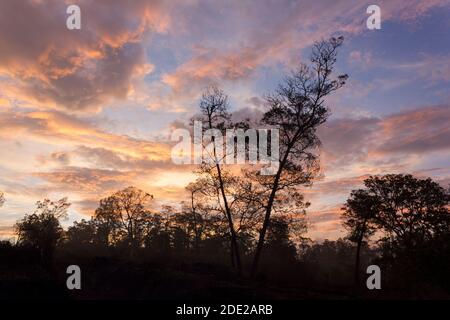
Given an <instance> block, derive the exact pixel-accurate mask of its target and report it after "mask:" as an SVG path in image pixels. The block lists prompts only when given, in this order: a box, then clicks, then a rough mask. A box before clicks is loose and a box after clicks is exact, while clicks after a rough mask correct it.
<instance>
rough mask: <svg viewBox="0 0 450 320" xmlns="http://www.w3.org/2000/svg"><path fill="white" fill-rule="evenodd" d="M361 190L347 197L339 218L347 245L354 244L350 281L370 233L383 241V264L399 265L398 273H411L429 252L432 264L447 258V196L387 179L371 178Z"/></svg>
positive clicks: (404, 178)
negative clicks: (401, 269)
mask: <svg viewBox="0 0 450 320" xmlns="http://www.w3.org/2000/svg"><path fill="white" fill-rule="evenodd" d="M364 185H365V187H366V189H359V190H354V191H352V193H351V195H350V198H349V199H348V200H347V204H346V206H345V207H344V210H345V211H344V215H343V216H344V225H345V226H346V227H347V228H348V230H349V239H350V240H352V241H354V242H356V243H357V253H356V263H355V281H358V274H359V254H360V252H359V250H360V247H361V244H362V243H363V240H366V239H367V238H368V237H370V236H371V235H373V234H374V232H375V231H379V232H380V233H381V235H382V236H383V238H381V239H380V241H381V249H382V250H383V254H384V256H385V258H386V259H387V258H389V259H391V258H392V257H395V259H394V260H396V261H403V262H402V263H403V267H404V268H406V267H407V265H410V266H413V268H416V267H417V266H418V265H419V264H420V263H423V260H424V259H423V257H429V256H430V254H431V253H432V252H434V254H436V253H438V252H440V254H437V255H436V257H435V259H436V258H438V257H440V255H447V254H448V248H447V247H448V246H446V245H443V243H444V242H445V241H446V240H445V239H448V237H449V235H450V211H449V208H448V204H449V200H450V196H449V194H448V192H447V191H446V190H445V189H444V188H442V187H441V186H440V185H439V184H438V183H437V182H434V181H432V180H431V179H430V178H427V179H419V178H415V177H413V176H412V175H410V174H406V175H405V174H388V175H385V176H380V177H376V176H371V177H369V178H368V179H366V180H364ZM403 258H404V259H403ZM402 259H403V260H402ZM392 261H393V260H392ZM424 269H425V267H423V268H422V269H421V270H422V272H423V270H424ZM435 272H436V270H435Z"/></svg>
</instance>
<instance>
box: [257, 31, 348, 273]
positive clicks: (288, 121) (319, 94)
mask: <svg viewBox="0 0 450 320" xmlns="http://www.w3.org/2000/svg"><path fill="white" fill-rule="evenodd" d="M342 42H343V37H339V38H331V39H329V40H328V41H320V42H318V43H316V44H314V46H313V49H312V55H311V66H307V65H301V66H300V68H299V69H298V70H297V71H296V72H293V73H292V74H291V75H290V76H288V77H286V78H285V80H284V81H283V82H282V83H281V84H280V86H279V88H278V90H277V91H276V93H275V94H273V95H271V96H269V97H268V98H267V103H268V104H269V106H270V109H269V110H268V111H267V112H266V113H265V114H264V117H263V120H262V122H263V123H264V124H266V125H268V126H270V127H275V128H278V129H279V130H280V131H279V132H280V141H279V145H280V152H279V154H280V159H279V166H278V169H277V171H276V174H275V175H274V176H261V175H257V180H258V181H259V183H260V184H261V186H262V187H264V188H266V189H267V193H268V197H267V199H268V200H267V203H266V204H265V205H264V208H265V214H264V221H263V223H262V227H261V230H260V232H259V239H258V243H257V247H256V251H255V256H254V259H253V264H252V269H251V274H252V276H254V275H255V274H256V272H257V267H258V263H259V260H260V257H261V252H262V249H263V245H264V240H265V236H266V232H267V228H268V226H269V223H270V219H271V215H272V211H273V209H274V205H275V204H276V201H277V197H278V195H279V193H284V194H286V193H289V192H293V194H296V192H295V189H296V188H298V187H299V186H301V185H307V184H310V183H311V181H312V179H313V177H314V176H315V175H316V174H317V172H318V168H319V167H318V161H317V154H316V153H315V150H316V149H317V147H318V146H319V144H320V141H319V139H318V137H317V134H316V131H317V128H318V127H319V126H320V125H321V124H322V123H324V122H325V121H326V119H327V117H328V115H329V111H328V108H327V106H326V105H325V100H324V99H325V97H326V96H328V95H329V94H330V93H332V92H333V91H336V90H337V89H339V88H341V87H342V86H343V85H344V84H345V81H346V79H347V75H339V76H338V77H337V78H335V79H331V74H332V71H333V68H334V66H335V63H336V57H337V49H338V48H339V47H340V46H341V45H342ZM299 199H301V197H300V198H299Z"/></svg>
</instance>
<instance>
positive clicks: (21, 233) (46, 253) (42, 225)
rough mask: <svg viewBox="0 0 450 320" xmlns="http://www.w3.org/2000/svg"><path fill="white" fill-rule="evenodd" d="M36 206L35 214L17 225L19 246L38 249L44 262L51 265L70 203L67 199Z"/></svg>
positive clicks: (41, 202) (26, 217)
mask: <svg viewBox="0 0 450 320" xmlns="http://www.w3.org/2000/svg"><path fill="white" fill-rule="evenodd" d="M36 206H37V208H36V210H35V211H34V213H32V214H27V215H25V217H24V218H23V219H22V220H20V221H18V222H17V223H16V225H15V230H16V233H17V236H18V244H19V245H25V246H30V247H33V248H36V249H38V250H39V252H40V255H41V260H42V262H43V263H44V264H45V265H49V264H50V263H51V261H52V258H53V253H54V251H55V248H56V245H57V243H58V240H59V239H60V238H61V236H62V235H63V228H62V227H61V225H60V223H59V219H61V218H65V217H67V209H68V208H69V206H70V203H69V202H67V198H63V199H60V200H58V201H56V202H53V201H50V200H49V199H45V200H43V201H38V202H37V203H36Z"/></svg>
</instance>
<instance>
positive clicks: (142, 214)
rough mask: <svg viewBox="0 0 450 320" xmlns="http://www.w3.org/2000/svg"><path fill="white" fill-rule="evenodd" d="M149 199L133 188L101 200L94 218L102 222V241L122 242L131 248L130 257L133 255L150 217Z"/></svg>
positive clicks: (144, 193) (140, 241) (140, 242)
mask: <svg viewBox="0 0 450 320" xmlns="http://www.w3.org/2000/svg"><path fill="white" fill-rule="evenodd" d="M151 199H153V196H152V195H150V194H148V193H146V192H144V191H142V190H139V189H137V188H135V187H128V188H126V189H123V190H120V191H117V192H116V193H114V194H113V195H111V196H109V197H107V198H105V199H102V200H101V201H100V206H99V208H98V209H97V210H96V212H95V218H96V219H98V220H100V221H101V222H103V224H101V225H100V229H101V232H103V234H104V241H106V237H108V238H109V237H111V236H112V237H113V239H114V240H115V241H118V240H122V241H124V242H125V244H126V245H127V246H129V247H130V248H131V255H133V254H135V252H136V250H137V248H139V247H140V246H141V244H142V242H143V240H144V235H145V230H146V227H147V223H148V221H149V219H150V216H151V213H150V210H149V205H150V201H151ZM108 241H109V240H108Z"/></svg>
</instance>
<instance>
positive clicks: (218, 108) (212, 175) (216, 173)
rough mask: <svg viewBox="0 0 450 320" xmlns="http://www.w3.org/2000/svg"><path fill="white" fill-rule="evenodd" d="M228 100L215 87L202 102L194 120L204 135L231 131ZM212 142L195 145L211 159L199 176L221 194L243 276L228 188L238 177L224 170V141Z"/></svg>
mask: <svg viewBox="0 0 450 320" xmlns="http://www.w3.org/2000/svg"><path fill="white" fill-rule="evenodd" d="M228 108H229V104H228V96H227V95H226V94H225V93H224V92H223V91H222V90H220V89H219V88H217V87H214V86H211V87H209V88H207V89H206V90H205V92H204V93H203V95H202V98H201V101H200V116H198V117H196V118H194V119H193V120H197V121H200V122H201V123H202V128H203V131H204V132H206V131H207V130H209V131H210V132H214V131H216V132H217V131H218V132H220V134H221V135H222V136H223V135H224V132H225V130H226V129H227V128H230V127H231V121H230V117H231V116H230V114H229V113H228ZM210 140H211V141H210V142H209V143H208V145H203V143H204V141H203V139H202V141H201V142H199V141H195V142H196V143H202V146H203V154H204V155H205V154H207V158H206V159H203V160H202V164H201V165H200V169H199V174H200V175H203V176H207V177H209V181H210V182H211V183H212V186H213V189H215V190H217V192H218V200H219V204H220V205H221V206H222V209H223V213H224V215H225V218H226V220H227V223H228V228H229V233H230V251H231V256H232V257H234V258H233V259H232V264H233V265H234V264H235V265H236V268H237V270H238V272H239V274H241V273H242V265H241V255H240V251H239V247H238V243H237V234H236V230H235V225H234V221H233V215H232V212H231V208H230V194H229V192H228V191H229V190H228V186H229V185H230V184H231V182H232V181H233V179H234V177H233V176H232V175H231V174H230V173H229V172H227V171H226V170H225V168H223V165H224V163H223V160H224V158H225V155H224V152H223V150H224V141H218V139H216V136H215V135H211V139H210Z"/></svg>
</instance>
